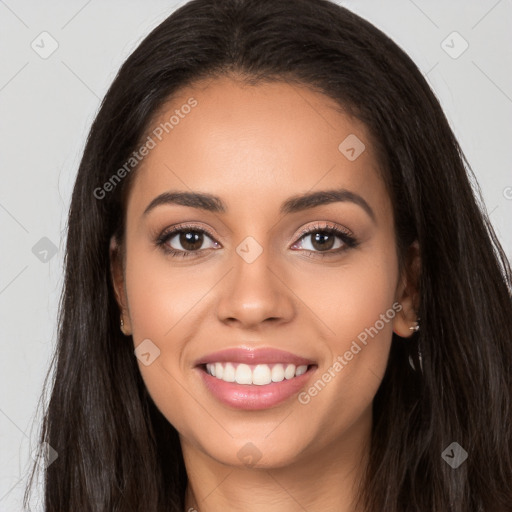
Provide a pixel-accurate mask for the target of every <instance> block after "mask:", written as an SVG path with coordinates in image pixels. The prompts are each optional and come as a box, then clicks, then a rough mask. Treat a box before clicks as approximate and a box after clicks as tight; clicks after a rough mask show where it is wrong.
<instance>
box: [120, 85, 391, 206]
mask: <svg viewBox="0 0 512 512" xmlns="http://www.w3.org/2000/svg"><path fill="white" fill-rule="evenodd" d="M190 105H194V106H193V107H190ZM147 133H148V135H149V137H151V139H152V141H153V143H152V144H151V146H153V147H152V149H150V151H149V152H148V154H147V155H146V156H145V157H144V159H143V161H142V162H141V164H140V165H139V167H138V169H137V171H136V176H134V178H135V179H134V182H133V183H132V190H131V191H130V195H129V200H128V210H129V212H130V211H131V212H132V213H133V214H134V215H135V214H136V215H141V214H142V212H143V211H144V209H145V208H146V206H147V205H148V203H149V202H150V201H151V200H152V199H153V198H154V197H155V196H157V195H159V194H161V193H162V192H166V191H170V190H172V191H175V190H179V191H199V192H204V193H211V194H215V195H217V196H221V197H222V198H223V202H224V203H226V205H227V214H229V213H231V212H232V213H233V214H236V215H240V214H250V213H251V212H252V214H254V212H263V210H265V209H268V210H270V209H272V208H274V209H277V208H279V206H280V205H281V203H282V202H283V200H285V199H286V198H288V197H289V196H293V195H296V194H300V193H306V192H309V191H314V190H316V189H318V190H325V189H332V188H340V187H343V188H346V189H348V190H351V191H353V192H355V193H357V194H361V195H362V196H363V197H365V199H366V200H367V201H368V202H372V203H373V205H374V208H375V209H376V210H379V209H381V210H382V209H387V208H389V206H390V205H389V198H388V197H387V193H386V190H385V186H384V183H383V181H382V179H381V177H380V174H381V172H380V170H379V163H378V161H377V157H376V148H375V147H374V144H373V142H372V139H371V136H370V134H369V132H368V131H367V129H366V127H365V125H364V124H363V123H361V122H360V121H359V120H357V119H355V118H353V117H351V116H349V115H347V114H346V113H344V112H343V111H342V110H341V109H340V106H339V105H338V104H337V103H336V102H334V100H332V99H330V98H328V97H327V96H325V95H323V94H320V93H318V92H314V91H312V90H311V89H308V88H306V87H302V86H298V85H295V84H293V85H292V84H289V83H284V82H272V83H260V84H258V85H247V84H243V83H241V82H239V81H235V80H233V79H230V78H227V77H225V78H218V79H215V80H212V81H209V82H202V83H199V84H195V85H194V86H191V87H187V88H184V89H183V90H181V91H180V92H179V93H178V94H176V95H174V96H173V98H172V100H170V101H169V102H167V103H166V105H165V107H163V108H161V109H160V111H159V112H158V114H157V116H155V119H154V120H153V121H152V123H151V126H150V128H149V130H148V132H147ZM244 212H245V213H244ZM247 212H249V213H247ZM274 213H275V212H274Z"/></svg>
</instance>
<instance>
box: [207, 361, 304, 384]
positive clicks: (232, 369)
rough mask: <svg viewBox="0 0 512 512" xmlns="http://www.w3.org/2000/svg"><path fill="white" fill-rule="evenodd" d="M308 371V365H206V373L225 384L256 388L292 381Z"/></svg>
mask: <svg viewBox="0 0 512 512" xmlns="http://www.w3.org/2000/svg"><path fill="white" fill-rule="evenodd" d="M307 369H308V367H307V365H301V366H295V365H294V364H285V365H283V364H273V365H268V364H257V365H248V364H244V363H240V364H237V363H208V364H207V365H206V371H207V372H208V373H209V374H210V375H212V376H213V377H216V378H217V379H220V380H223V381H224V382H236V383H237V384H254V385H256V386H264V385H266V384H270V383H271V382H282V381H283V380H285V379H287V380H290V379H293V378H294V377H299V376H300V375H303V374H304V373H306V371H307Z"/></svg>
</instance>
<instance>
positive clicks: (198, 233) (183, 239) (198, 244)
mask: <svg viewBox="0 0 512 512" xmlns="http://www.w3.org/2000/svg"><path fill="white" fill-rule="evenodd" d="M207 239H209V240H211V242H212V243H211V245H210V246H209V247H204V243H205V242H207ZM156 245H157V246H159V247H161V249H162V250H163V251H164V252H165V253H166V254H168V255H169V256H173V257H174V256H181V257H184V258H186V257H189V256H192V255H193V253H197V252H199V251H202V250H206V249H214V248H218V247H220V244H219V243H218V242H217V241H215V240H213V235H211V234H210V233H209V232H208V231H206V230H205V229H202V228H199V227H197V226H194V225H186V226H183V225H182V226H178V227H177V228H172V229H170V230H166V231H164V232H163V233H162V234H161V235H160V236H159V237H158V238H157V240H156ZM173 246H174V247H173Z"/></svg>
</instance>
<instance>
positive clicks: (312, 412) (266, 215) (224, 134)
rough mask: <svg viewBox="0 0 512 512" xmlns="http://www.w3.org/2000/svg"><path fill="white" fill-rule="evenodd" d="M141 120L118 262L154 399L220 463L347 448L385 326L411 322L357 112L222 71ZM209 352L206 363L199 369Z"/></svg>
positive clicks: (364, 408)
mask: <svg viewBox="0 0 512 512" xmlns="http://www.w3.org/2000/svg"><path fill="white" fill-rule="evenodd" d="M185 105H193V106H192V107H191V108H186V107H184V106H185ZM173 115H174V117H175V118H174V119H172V121H171V125H172V127H171V128H170V127H169V126H170V125H169V123H168V125H167V131H168V133H166V130H163V134H162V133H160V132H162V129H160V130H158V126H161V124H160V123H165V122H169V119H170V118H171V116H173ZM178 118H179V121H178V122H176V119H178ZM154 128H156V129H157V131H156V132H155V131H153V132H149V133H150V137H151V138H152V140H153V142H154V144H153V143H149V146H152V147H151V149H150V150H149V151H148V154H147V155H146V156H145V158H144V160H143V162H142V165H141V167H140V168H139V169H137V171H136V172H137V174H136V176H134V178H135V179H134V181H133V183H132V187H131V190H130V194H129V197H128V201H127V211H126V233H125V246H124V251H125V267H124V270H123V269H122V268H121V265H120V264H119V260H117V259H115V258H114V257H113V276H114V282H115V287H116V293H117V296H118V301H119V303H120V305H121V307H122V310H123V318H124V323H125V331H126V332H127V333H128V334H131V335H132V336H133V344H134V348H138V347H139V348H138V351H139V352H138V354H139V358H138V364H139V368H140V371H141V374H142V377H143V379H144V382H145V384H146V386H147V389H148V391H149V393H150V395H151V397H152V398H153V400H154V402H155V403H156V405H157V407H158V408H159V409H160V411H161V412H162V413H163V415H164V416H165V417H166V418H167V419H168V420H169V422H170V423H172V425H174V427H175V428H176V429H177V430H178V432H179V433H180V437H181V439H182V443H183V444H186V445H187V446H190V447H193V449H194V450H195V451H196V452H197V453H200V454H202V456H204V457H207V458H210V459H214V460H216V461H218V462H222V463H224V464H228V465H233V466H241V465H243V464H246V463H247V461H248V460H252V461H253V462H256V463H257V465H258V466H261V467H264V466H265V467H282V466H285V465H287V464H292V463H295V462H299V461H301V460H311V459H312V458H313V457H314V456H315V454H318V453H322V452H326V450H332V449H333V448H335V449H337V450H340V451H344V450H350V449H351V448H350V447H351V446H356V445H357V444H358V443H357V442H356V441H357V440H361V439H362V438H363V437H366V436H368V434H369V431H370V425H371V404H372V400H373V398H374V396H375V393H376V392H377V389H378V387H379V385H380V383H381V380H382V377H383V375H384V371H385V368H386V364H387V360H388V354H389V349H390V344H391V336H392V332H393V330H395V331H396V332H398V333H399V334H401V335H403V336H409V335H410V331H409V326H410V325H412V323H413V321H414V316H413V317H411V316H410V314H409V311H410V309H411V308H410V300H409V297H408V295H407V291H406V290H407V287H406V286H405V285H403V283H404V281H402V280H401V279H400V275H399V268H398V257H397V253H396V248H395V233H394V221H393V213H392V204H391V202H390V198H389V195H388V193H387V191H386V188H385V185H384V182H383V181H382V178H381V175H380V171H379V163H378V161H377V159H376V153H375V148H374V144H373V143H372V140H371V137H370V135H369V133H368V131H367V130H366V129H365V126H364V125H363V124H361V123H360V122H359V121H357V120H356V119H353V118H351V117H348V116H347V115H345V114H343V113H342V112H341V111H340V109H339V107H338V108H337V105H336V104H335V103H334V102H333V101H332V100H330V99H329V98H327V97H325V96H324V95H321V94H319V93H316V92H313V91H311V90H309V89H307V88H304V87H298V86H296V85H293V86H292V85H289V84H286V83H271V84H261V85H257V86H249V85H242V84H241V83H240V82H236V81H235V80H232V79H228V78H222V79H216V80H214V81H212V82H210V83H208V84H196V85H195V86H193V87H190V88H187V89H183V90H182V91H181V92H180V94H179V95H178V96H176V97H174V98H173V100H172V103H170V104H169V105H167V106H166V108H165V109H163V110H162V111H161V112H160V113H159V116H158V119H157V120H156V121H155V123H154ZM155 133H157V134H159V136H156V135H155ZM160 139H161V140H160ZM363 145H364V146H363ZM319 192H325V194H318V193H319ZM175 193H186V194H205V195H206V198H203V199H201V198H199V199H198V198H197V197H196V198H195V200H194V196H187V197H186V196H181V199H180V198H179V197H178V196H172V194H175ZM166 194H167V195H166ZM306 196H310V197H309V200H307V199H304V198H305V197H306ZM173 197H174V200H173ZM212 198H213V199H212ZM114 249H115V247H114V246H113V251H112V255H114V254H115V251H114ZM225 349H235V350H234V351H233V352H229V353H227V355H226V354H224V355H225V357H222V355H218V354H217V355H215V353H216V352H219V351H223V350H225ZM237 349H240V350H237ZM244 349H245V351H244ZM259 349H269V350H268V351H266V352H265V353H260V354H259V355H261V358H260V359H243V357H244V355H245V357H249V358H250V357H251V355H254V353H253V350H254V351H257V350H259ZM272 349H275V350H276V351H284V352H287V353H288V354H285V355H284V356H283V354H282V352H280V353H279V354H278V353H277V352H273V351H272ZM141 354H142V357H141ZM212 354H213V355H212ZM247 354H248V355H247ZM208 356H211V359H210V361H211V362H213V363H215V361H217V362H218V363H219V364H218V365H216V364H214V369H213V370H212V371H213V372H216V375H217V376H212V375H208V374H207V371H205V366H204V365H200V366H198V363H204V362H205V360H206V359H207V358H208ZM258 357H259V356H258ZM280 357H281V358H280ZM295 358H302V360H299V359H295ZM251 361H252V362H251ZM228 362H232V363H233V364H232V365H228ZM253 363H254V364H253ZM256 363H257V365H258V367H257V368H256ZM264 363H265V364H264ZM293 363H296V364H295V373H297V374H300V373H301V371H302V370H299V371H298V372H297V369H298V368H299V367H301V366H302V367H305V368H303V369H306V370H307V371H306V372H305V373H303V374H302V375H297V376H293V375H294V368H292V367H291V366H290V365H291V364H293ZM304 363H306V364H304ZM240 365H241V367H242V369H240V370H239V369H238V366H240ZM246 365H247V366H248V368H247V367H246ZM279 365H281V366H282V369H281V368H280V367H279ZM208 368H209V367H208ZM275 368H277V369H275ZM287 369H288V370H287ZM206 370H207V369H206ZM247 370H249V371H248V372H247ZM251 370H253V371H251ZM287 371H288V373H286V372H287ZM220 372H223V374H224V376H225V377H226V379H227V380H231V379H232V378H233V375H234V376H235V378H236V380H235V382H231V383H230V382H225V381H224V379H219V378H218V377H219V373H220ZM283 372H284V373H285V377H284V378H283ZM288 377H289V378H288ZM269 378H270V379H271V380H272V379H274V380H275V382H274V381H272V382H271V383H268V379H269ZM244 379H252V380H253V381H254V382H255V383H253V384H249V383H248V382H250V381H248V380H246V381H244ZM259 379H262V380H259ZM238 381H240V382H242V383H239V382H238ZM243 382H246V383H243Z"/></svg>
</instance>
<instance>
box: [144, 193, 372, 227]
mask: <svg viewBox="0 0 512 512" xmlns="http://www.w3.org/2000/svg"><path fill="white" fill-rule="evenodd" d="M335 202H350V203H354V204H357V205H358V206H360V207H361V208H362V209H363V210H364V211H365V212H366V213H367V214H368V215H369V217H370V218H371V219H372V220H373V221H374V222H376V217H375V213H374V211H373V210H372V208H371V206H370V205H369V204H368V203H367V202H366V201H365V200H364V199H363V198H362V197H361V196H360V195H358V194H356V193H354V192H351V191H350V190H346V189H343V188H342V189H335V190H322V191H318V192H310V193H306V194H299V195H296V196H292V197H290V198H289V199H287V200H286V201H284V202H283V204H282V205H281V208H280V210H279V211H280V214H281V215H286V214H290V213H297V212H301V211H304V210H308V209H310V208H315V207H316V206H322V205H325V204H330V203H335ZM165 204H177V205H181V206H189V207H191V208H197V209H199V210H204V211H208V212H213V213H225V212H226V211H227V209H228V208H227V207H226V204H225V203H224V202H223V201H222V199H221V198H220V197H218V196H215V195H212V194H207V193H201V192H164V193H163V194H160V195H159V196H157V197H155V198H154V199H153V200H152V201H151V203H149V205H148V206H147V208H146V209H145V210H144V213H143V215H147V214H148V213H149V212H150V211H151V210H153V209H154V208H156V207H157V206H161V205H165Z"/></svg>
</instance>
